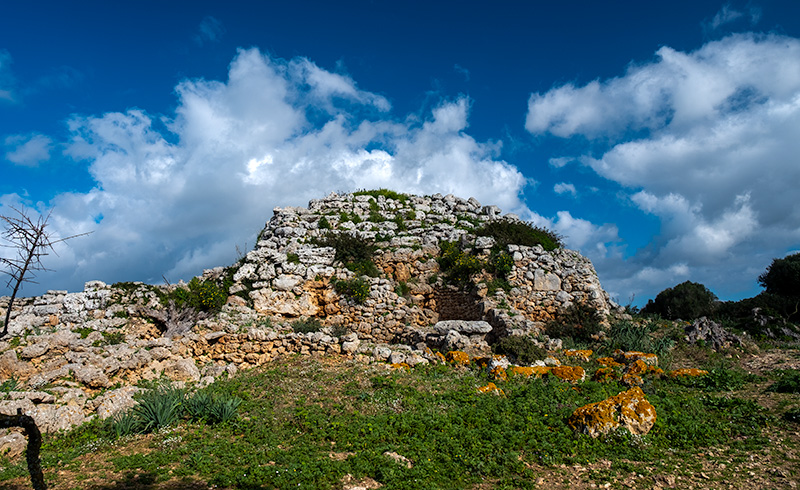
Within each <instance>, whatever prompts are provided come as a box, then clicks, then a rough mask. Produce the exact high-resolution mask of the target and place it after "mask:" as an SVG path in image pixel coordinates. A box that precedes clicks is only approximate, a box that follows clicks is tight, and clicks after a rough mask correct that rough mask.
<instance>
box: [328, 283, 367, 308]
mask: <svg viewBox="0 0 800 490" xmlns="http://www.w3.org/2000/svg"><path fill="white" fill-rule="evenodd" d="M333 287H334V289H335V290H336V292H337V293H339V294H343V295H345V296H347V297H348V298H350V299H352V300H353V301H355V302H356V303H358V304H363V303H364V302H365V301H366V300H367V298H369V288H370V285H369V283H368V282H367V281H365V280H364V279H361V278H360V277H356V278H354V279H346V280H342V281H336V282H335V283H334V284H333Z"/></svg>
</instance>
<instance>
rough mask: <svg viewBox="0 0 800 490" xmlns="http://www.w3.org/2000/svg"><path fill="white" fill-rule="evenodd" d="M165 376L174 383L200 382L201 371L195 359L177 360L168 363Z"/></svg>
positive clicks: (165, 367)
mask: <svg viewBox="0 0 800 490" xmlns="http://www.w3.org/2000/svg"><path fill="white" fill-rule="evenodd" d="M164 376H166V377H168V378H169V379H171V380H173V381H200V370H199V369H197V366H196V365H195V362H194V359H177V360H174V361H169V362H167V364H166V366H164Z"/></svg>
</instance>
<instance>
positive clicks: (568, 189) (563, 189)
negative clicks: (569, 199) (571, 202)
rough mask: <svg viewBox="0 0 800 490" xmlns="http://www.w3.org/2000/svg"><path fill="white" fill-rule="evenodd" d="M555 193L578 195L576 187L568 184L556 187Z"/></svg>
mask: <svg viewBox="0 0 800 490" xmlns="http://www.w3.org/2000/svg"><path fill="white" fill-rule="evenodd" d="M553 191H554V192H555V193H556V194H570V195H571V196H577V195H578V191H577V190H575V185H574V184H569V183H567V182H559V183H558V184H556V185H554V186H553Z"/></svg>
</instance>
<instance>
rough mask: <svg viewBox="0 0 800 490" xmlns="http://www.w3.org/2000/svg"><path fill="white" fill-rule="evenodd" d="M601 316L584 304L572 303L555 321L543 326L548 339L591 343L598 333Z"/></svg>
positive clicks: (594, 309)
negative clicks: (566, 339) (569, 339)
mask: <svg viewBox="0 0 800 490" xmlns="http://www.w3.org/2000/svg"><path fill="white" fill-rule="evenodd" d="M602 321H603V316H602V315H601V314H600V312H598V311H597V309H596V308H594V307H592V306H591V305H589V304H586V303H574V304H573V305H572V306H570V307H569V308H567V309H566V310H565V311H563V312H562V313H561V314H559V315H558V317H557V318H556V320H554V321H551V322H549V323H548V324H547V325H546V326H545V331H546V332H547V334H548V335H549V336H550V337H555V338H560V339H564V338H567V337H568V338H571V339H572V340H574V341H575V342H591V341H593V340H594V339H593V336H596V335H597V334H599V333H600V330H601V328H602V326H601V322H602Z"/></svg>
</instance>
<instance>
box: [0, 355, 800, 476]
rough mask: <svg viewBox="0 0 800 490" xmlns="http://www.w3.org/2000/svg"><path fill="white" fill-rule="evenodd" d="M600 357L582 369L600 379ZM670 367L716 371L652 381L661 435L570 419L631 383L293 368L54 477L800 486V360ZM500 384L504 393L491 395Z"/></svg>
mask: <svg viewBox="0 0 800 490" xmlns="http://www.w3.org/2000/svg"><path fill="white" fill-rule="evenodd" d="M593 362H594V361H589V362H588V363H583V364H582V365H583V366H585V367H586V368H587V371H588V372H590V373H591V372H593V370H594V369H596V368H597V367H598V365H597V364H596V363H593ZM570 363H571V364H575V363H574V361H571V362H570ZM671 364H672V367H696V368H704V369H708V370H709V371H710V374H709V375H708V376H706V377H703V378H697V379H691V380H672V379H668V378H663V379H656V378H653V377H649V378H646V379H645V384H644V386H643V387H642V388H643V390H644V391H645V393H646V394H647V397H648V399H649V401H650V402H651V403H652V404H653V405H654V406H655V408H656V410H657V414H658V418H657V422H656V425H655V427H654V428H653V429H652V431H651V432H650V433H649V434H647V435H645V436H637V437H634V436H631V435H629V434H621V433H618V434H617V435H612V436H609V437H606V438H598V439H592V438H590V437H588V436H585V435H579V434H575V433H574V432H573V430H572V429H571V428H570V427H569V426H568V425H567V423H566V420H567V418H568V417H569V416H570V415H571V414H572V412H573V411H574V410H575V409H576V408H577V407H580V406H582V405H585V404H587V403H590V402H596V401H600V400H603V399H605V398H607V397H609V396H613V395H616V394H618V393H619V392H621V391H624V390H626V389H627V387H625V386H622V385H619V384H617V383H616V382H611V383H596V382H592V381H586V382H583V383H580V384H577V385H571V384H569V383H566V382H563V381H560V380H558V379H556V378H545V379H532V378H531V379H529V378H524V377H513V376H511V377H509V379H508V380H506V381H498V380H494V379H493V378H490V377H489V375H488V374H487V373H486V372H485V370H482V369H480V368H478V367H470V366H468V367H464V366H453V365H436V366H421V367H417V368H414V369H404V368H400V369H394V368H392V367H391V366H388V365H385V364H363V363H357V362H355V361H352V360H348V359H346V358H344V357H330V358H309V357H289V358H284V359H281V360H279V361H276V362H273V363H271V364H270V365H268V366H264V367H262V368H259V369H254V370H250V371H244V372H240V373H238V374H237V375H236V376H234V377H232V378H230V379H222V380H219V381H217V382H216V383H215V384H213V385H211V386H210V387H208V388H205V390H204V391H205V392H207V393H208V394H209V395H213V396H216V397H218V398H220V399H226V398H228V399H229V398H232V397H238V398H239V399H241V400H242V403H241V405H239V406H238V413H237V416H236V417H234V418H232V419H231V420H228V421H226V422H223V423H213V424H212V423H210V422H209V420H207V419H202V418H200V419H197V418H195V419H186V420H181V421H180V422H178V423H173V424H171V425H170V426H168V427H166V428H160V429H157V430H154V431H152V432H150V433H145V434H134V435H125V436H122V437H117V435H116V433H115V431H114V429H113V426H112V425H111V424H107V423H99V422H95V423H90V424H87V425H85V426H83V427H81V428H78V429H76V430H73V431H71V432H69V433H66V434H61V435H58V436H45V445H44V447H43V451H42V460H43V467H44V470H45V478H46V481H47V483H48V486H49V488H51V489H58V490H61V489H64V490H66V489H97V490H112V489H114V490H118V489H164V490H180V489H201V488H231V489H272V488H279V489H288V488H302V489H317V488H321V489H324V488H332V489H352V488H358V487H361V488H378V487H379V486H380V488H385V489H420V488H431V489H433V488H436V489H462V488H468V489H512V488H520V489H528V488H670V487H673V488H795V487H796V485H797V483H798V482H800V475H798V468H800V444H799V441H800V424H798V422H796V421H792V420H790V419H791V418H792V414H793V413H799V411H798V409H800V395H798V393H797V392H796V391H795V392H792V391H793V390H794V388H792V379H793V378H791V376H792V374H791V373H792V372H793V371H792V370H791V369H789V370H787V366H794V365H798V364H800V353H798V351H797V350H791V349H773V350H769V351H763V350H761V351H759V352H757V353H754V352H750V353H746V352H744V351H730V352H728V353H722V354H718V353H715V352H713V351H710V350H708V349H703V348H699V347H692V346H685V345H679V346H678V347H677V348H676V349H675V350H674V351H673V353H672V356H671ZM590 369H591V371H590ZM795 369H796V368H795ZM794 372H796V371H794ZM787 373H788V374H787ZM786 380H789V381H788V382H787V381H786ZM490 381H493V382H494V383H496V385H497V387H498V388H500V389H502V391H503V395H497V394H492V393H479V392H478V390H477V389H478V388H479V387H481V386H485V385H486V384H487V383H488V382H490ZM781 382H783V383H784V384H787V383H788V389H776V386H777V387H778V388H781V387H782V385H780V383H781ZM787 414H788V415H787ZM0 468H1V469H0V486H2V488H8V489H13V490H17V489H19V490H21V489H23V488H30V484H29V482H28V480H27V473H26V469H25V466H24V459H23V458H20V459H17V460H14V461H8V460H7V459H4V460H2V461H0Z"/></svg>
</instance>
